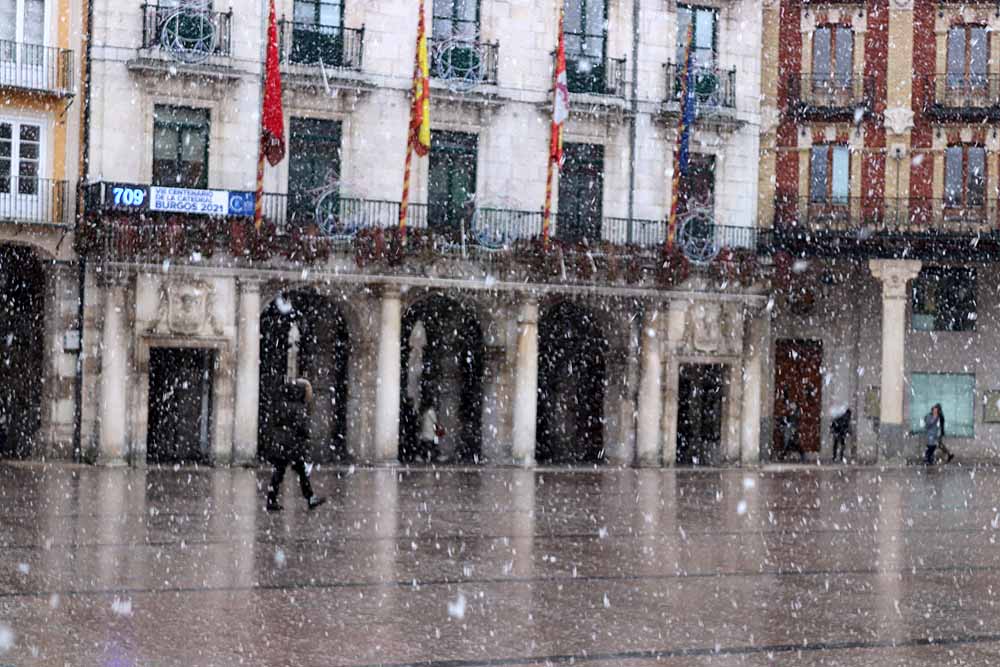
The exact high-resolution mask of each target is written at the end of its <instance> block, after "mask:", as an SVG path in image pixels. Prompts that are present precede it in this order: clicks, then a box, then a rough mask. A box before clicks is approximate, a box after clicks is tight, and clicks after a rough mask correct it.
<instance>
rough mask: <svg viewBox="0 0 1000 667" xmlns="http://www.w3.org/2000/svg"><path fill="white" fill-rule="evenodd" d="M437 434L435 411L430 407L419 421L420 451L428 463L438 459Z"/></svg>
mask: <svg viewBox="0 0 1000 667" xmlns="http://www.w3.org/2000/svg"><path fill="white" fill-rule="evenodd" d="M438 434H439V429H438V421H437V410H435V409H434V406H433V405H431V406H428V408H427V409H426V410H424V415H423V417H422V418H421V420H420V451H421V453H422V454H423V456H424V457H425V459H426V461H427V462H428V463H429V462H431V461H436V460H437V458H438Z"/></svg>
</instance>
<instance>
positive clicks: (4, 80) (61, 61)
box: [0, 40, 73, 97]
mask: <svg viewBox="0 0 1000 667" xmlns="http://www.w3.org/2000/svg"><path fill="white" fill-rule="evenodd" d="M3 88H8V89H19V90H26V91H31V92H33V93H42V94H48V95H55V96H57V97H70V96H72V95H73V52H72V51H70V50H69V49H60V48H57V47H54V46H42V45H40V44H24V43H22V42H12V41H8V40H0V89H3Z"/></svg>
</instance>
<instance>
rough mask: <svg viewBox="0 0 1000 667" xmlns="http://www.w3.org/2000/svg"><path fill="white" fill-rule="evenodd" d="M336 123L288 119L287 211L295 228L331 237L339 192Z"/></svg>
mask: <svg viewBox="0 0 1000 667" xmlns="http://www.w3.org/2000/svg"><path fill="white" fill-rule="evenodd" d="M340 139H341V126H340V123H339V122H337V121H333V120H326V119H322V118H292V120H291V123H290V127H289V140H288V209H289V211H288V212H289V215H290V219H291V221H292V222H293V223H295V224H299V225H308V224H310V223H315V224H317V225H318V226H319V227H320V229H321V230H322V231H324V232H326V233H332V232H333V231H334V227H335V226H336V222H337V214H338V195H339V189H340Z"/></svg>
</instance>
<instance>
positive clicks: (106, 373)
mask: <svg viewBox="0 0 1000 667" xmlns="http://www.w3.org/2000/svg"><path fill="white" fill-rule="evenodd" d="M103 287H104V332H103V335H102V339H101V430H100V433H101V441H100V444H99V450H98V453H97V460H98V463H102V464H105V465H120V464H124V463H125V458H126V455H127V454H128V442H127V439H126V438H127V425H128V422H127V417H128V404H129V401H128V395H129V393H128V387H127V384H128V335H127V332H126V326H127V323H128V317H127V314H126V312H125V282H124V280H122V279H112V280H109V281H108V282H106V283H104V285H103Z"/></svg>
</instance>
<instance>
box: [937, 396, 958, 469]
mask: <svg viewBox="0 0 1000 667" xmlns="http://www.w3.org/2000/svg"><path fill="white" fill-rule="evenodd" d="M934 407H935V408H937V411H938V416H939V417H940V418H941V437H940V438H939V439H938V452H939V453H940V454H941V456H942V457H944V462H945V463H951V461H952V459H954V458H955V455H954V454H952V452H951V450H950V449H948V446H947V445H945V444H944V410H943V409H942V408H941V404H940V403H937V404H935V405H934Z"/></svg>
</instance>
